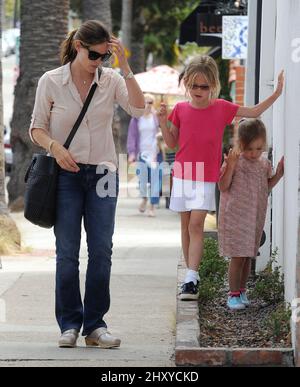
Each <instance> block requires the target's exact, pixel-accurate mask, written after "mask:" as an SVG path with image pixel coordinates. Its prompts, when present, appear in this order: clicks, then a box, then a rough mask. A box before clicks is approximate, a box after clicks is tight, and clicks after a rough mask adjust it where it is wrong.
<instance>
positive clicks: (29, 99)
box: [8, 0, 69, 203]
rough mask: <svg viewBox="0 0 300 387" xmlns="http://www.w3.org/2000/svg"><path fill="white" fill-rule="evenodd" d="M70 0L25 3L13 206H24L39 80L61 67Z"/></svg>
mask: <svg viewBox="0 0 300 387" xmlns="http://www.w3.org/2000/svg"><path fill="white" fill-rule="evenodd" d="M68 11H69V0H52V1H51V6H49V3H48V2H47V1H40V0H22V2H21V39H20V75H19V78H18V81H17V85H16V88H15V101H14V110H13V117H12V121H11V134H12V135H11V143H12V148H13V154H14V163H13V168H12V175H11V180H10V182H9V184H8V192H9V201H10V203H12V202H15V201H16V200H18V202H19V201H20V202H21V203H22V198H23V194H24V190H25V185H24V175H25V172H26V169H27V167H28V165H29V163H30V160H31V157H32V154H33V152H34V151H38V150H39V151H40V148H37V147H35V146H33V145H32V143H31V141H30V139H29V136H28V128H29V126H30V121H31V114H32V110H33V105H34V98H35V91H36V86H37V82H38V79H39V78H40V77H41V75H42V74H43V73H44V72H45V71H48V70H51V69H53V68H55V67H58V66H59V65H60V61H59V46H60V44H61V42H62V41H63V40H64V38H65V37H66V35H67V32H68Z"/></svg>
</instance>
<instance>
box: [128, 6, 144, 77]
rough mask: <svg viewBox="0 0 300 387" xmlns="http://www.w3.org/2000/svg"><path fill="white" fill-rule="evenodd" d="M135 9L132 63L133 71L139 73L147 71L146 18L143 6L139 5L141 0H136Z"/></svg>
mask: <svg viewBox="0 0 300 387" xmlns="http://www.w3.org/2000/svg"><path fill="white" fill-rule="evenodd" d="M133 9H134V13H133V22H132V40H131V51H132V55H131V65H132V71H133V72H134V73H135V74H137V73H141V72H143V71H145V45H144V35H145V18H144V14H143V7H142V6H139V0H134V8H133Z"/></svg>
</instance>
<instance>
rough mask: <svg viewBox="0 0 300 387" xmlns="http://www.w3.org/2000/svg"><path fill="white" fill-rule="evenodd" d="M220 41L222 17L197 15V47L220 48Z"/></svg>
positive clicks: (206, 14) (207, 14) (205, 14)
mask: <svg viewBox="0 0 300 387" xmlns="http://www.w3.org/2000/svg"><path fill="white" fill-rule="evenodd" d="M221 39H222V16H220V15H214V14H209V13H203V14H202V13H199V14H198V15H197V44H198V46H213V47H214V46H220V45H221Z"/></svg>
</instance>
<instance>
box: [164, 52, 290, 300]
mask: <svg viewBox="0 0 300 387" xmlns="http://www.w3.org/2000/svg"><path fill="white" fill-rule="evenodd" d="M183 82H184V85H185V88H186V91H187V96H188V98H189V100H188V101H187V102H179V103H178V104H177V105H176V106H175V107H174V109H173V111H172V112H171V114H170V115H169V116H168V114H167V108H166V105H165V104H164V103H162V104H161V108H160V111H159V121H160V126H161V129H162V134H163V137H164V140H165V142H166V144H167V145H168V146H169V147H170V148H175V147H176V145H177V144H178V145H179V151H178V152H177V154H176V159H175V164H174V169H173V187H172V193H171V200H170V209H171V210H173V211H176V212H179V213H180V215H181V241H182V249H183V254H184V258H185V261H186V266H187V272H186V276H185V280H184V283H183V285H182V289H181V292H180V294H179V299H181V300H194V299H197V298H198V285H199V280H200V279H199V274H198V268H199V264H200V261H201V258H202V254H203V231H204V221H205V218H206V215H207V212H208V211H214V210H215V185H216V183H217V182H218V180H219V175H220V173H219V171H220V166H221V157H222V140H223V133H224V128H225V127H226V125H228V124H230V123H231V122H232V120H233V119H234V117H236V116H241V117H249V118H251V117H252V118H256V117H258V116H260V115H261V114H262V113H263V112H264V111H265V110H266V109H268V108H269V107H270V106H271V105H272V104H273V103H274V102H275V101H276V99H277V98H278V97H279V96H280V94H281V92H282V88H283V82H284V79H283V72H281V73H280V75H279V77H278V86H277V89H276V91H275V92H274V93H273V94H272V95H271V96H270V97H269V98H267V99H266V100H265V101H263V102H261V103H259V104H257V105H255V106H253V107H242V106H239V105H236V104H234V103H231V102H228V101H225V100H223V99H218V96H219V93H220V81H219V71H218V67H217V64H216V62H215V61H214V59H213V58H211V57H209V56H207V55H201V56H198V57H196V58H195V59H193V60H192V62H191V63H190V64H189V65H188V66H187V68H186V70H185V73H184V76H183Z"/></svg>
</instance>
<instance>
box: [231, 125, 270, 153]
mask: <svg viewBox="0 0 300 387" xmlns="http://www.w3.org/2000/svg"><path fill="white" fill-rule="evenodd" d="M259 138H261V139H262V140H263V141H264V143H265V150H266V149H267V130H266V127H265V124H264V123H263V122H262V120H260V119H258V118H251V119H242V120H241V121H240V122H239V127H238V136H237V148H238V150H240V151H241V152H243V151H244V150H245V149H246V148H247V147H248V146H249V145H250V144H251V143H252V142H253V141H255V140H257V139H259Z"/></svg>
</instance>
